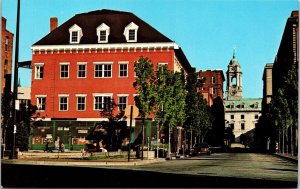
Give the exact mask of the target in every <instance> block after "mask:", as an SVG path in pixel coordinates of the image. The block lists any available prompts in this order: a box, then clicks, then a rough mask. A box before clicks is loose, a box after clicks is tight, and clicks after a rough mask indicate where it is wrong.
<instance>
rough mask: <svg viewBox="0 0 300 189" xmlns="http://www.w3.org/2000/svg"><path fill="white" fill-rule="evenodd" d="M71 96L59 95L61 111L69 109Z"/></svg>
mask: <svg viewBox="0 0 300 189" xmlns="http://www.w3.org/2000/svg"><path fill="white" fill-rule="evenodd" d="M68 101H69V97H68V96H67V95H61V96H59V111H68Z"/></svg>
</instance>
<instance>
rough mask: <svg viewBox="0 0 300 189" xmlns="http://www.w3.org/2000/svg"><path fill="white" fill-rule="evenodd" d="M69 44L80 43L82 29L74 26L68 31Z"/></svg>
mask: <svg viewBox="0 0 300 189" xmlns="http://www.w3.org/2000/svg"><path fill="white" fill-rule="evenodd" d="M69 32H70V43H71V44H78V43H79V42H80V39H81V37H82V29H81V28H80V27H79V26H78V25H76V24H74V25H73V26H72V27H71V28H70V29H69Z"/></svg>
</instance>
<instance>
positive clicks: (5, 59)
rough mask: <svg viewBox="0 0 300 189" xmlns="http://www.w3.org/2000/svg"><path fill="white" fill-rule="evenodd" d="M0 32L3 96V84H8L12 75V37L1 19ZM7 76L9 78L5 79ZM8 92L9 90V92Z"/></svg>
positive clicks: (2, 89) (4, 20)
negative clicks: (0, 27)
mask: <svg viewBox="0 0 300 189" xmlns="http://www.w3.org/2000/svg"><path fill="white" fill-rule="evenodd" d="M1 21H2V29H1V30H2V31H1V36H2V39H1V44H2V47H1V49H2V53H1V61H2V62H1V77H2V78H1V94H3V91H4V87H5V83H7V84H10V83H11V81H6V78H7V79H11V77H10V74H11V73H12V55H13V38H14V35H13V34H12V33H11V32H10V31H8V30H7V29H6V18H4V17H2V20H1ZM7 76H9V77H7ZM9 91H10V90H9Z"/></svg>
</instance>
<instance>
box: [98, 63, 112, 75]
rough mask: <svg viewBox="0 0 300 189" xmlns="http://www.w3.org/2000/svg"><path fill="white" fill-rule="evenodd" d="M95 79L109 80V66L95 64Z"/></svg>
mask: <svg viewBox="0 0 300 189" xmlns="http://www.w3.org/2000/svg"><path fill="white" fill-rule="evenodd" d="M94 68H95V74H94V76H95V78H100V77H102V78H110V77H111V76H112V65H111V64H95V67H94Z"/></svg>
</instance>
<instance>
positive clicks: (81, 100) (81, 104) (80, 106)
mask: <svg viewBox="0 0 300 189" xmlns="http://www.w3.org/2000/svg"><path fill="white" fill-rule="evenodd" d="M85 100H86V96H77V110H78V111H84V110H85Z"/></svg>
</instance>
